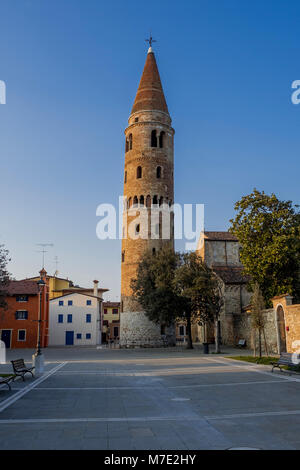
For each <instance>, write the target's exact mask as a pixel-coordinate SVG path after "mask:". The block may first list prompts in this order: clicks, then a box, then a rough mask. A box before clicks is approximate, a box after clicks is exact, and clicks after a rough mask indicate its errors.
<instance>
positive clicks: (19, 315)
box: [16, 310, 28, 320]
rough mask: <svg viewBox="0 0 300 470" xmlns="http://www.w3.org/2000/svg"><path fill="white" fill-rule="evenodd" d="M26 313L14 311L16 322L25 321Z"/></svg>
mask: <svg viewBox="0 0 300 470" xmlns="http://www.w3.org/2000/svg"><path fill="white" fill-rule="evenodd" d="M27 319H28V312H27V310H17V311H16V320H27Z"/></svg>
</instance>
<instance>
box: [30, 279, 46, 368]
mask: <svg viewBox="0 0 300 470" xmlns="http://www.w3.org/2000/svg"><path fill="white" fill-rule="evenodd" d="M37 285H38V290H39V297H40V298H39V316H38V334H37V345H36V351H35V353H34V355H33V356H32V362H33V366H34V367H35V375H36V376H37V377H38V376H39V375H42V374H43V373H44V355H43V353H42V351H41V323H42V293H43V290H44V287H45V285H46V283H45V281H44V280H43V279H40V280H39V281H38V282H37Z"/></svg>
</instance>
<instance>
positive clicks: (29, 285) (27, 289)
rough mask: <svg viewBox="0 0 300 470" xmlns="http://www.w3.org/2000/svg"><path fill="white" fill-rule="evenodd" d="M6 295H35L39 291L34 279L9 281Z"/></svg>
mask: <svg viewBox="0 0 300 470" xmlns="http://www.w3.org/2000/svg"><path fill="white" fill-rule="evenodd" d="M6 291H7V293H8V295H11V296H12V295H23V294H24V295H25V294H28V295H36V294H38V293H39V289H38V286H37V283H36V282H35V281H10V283H9V285H8V286H7V288H6Z"/></svg>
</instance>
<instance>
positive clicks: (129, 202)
mask: <svg viewBox="0 0 300 470" xmlns="http://www.w3.org/2000/svg"><path fill="white" fill-rule="evenodd" d="M131 203H132V199H131V197H130V198H129V199H128V202H127V207H128V209H129V208H130V207H131Z"/></svg>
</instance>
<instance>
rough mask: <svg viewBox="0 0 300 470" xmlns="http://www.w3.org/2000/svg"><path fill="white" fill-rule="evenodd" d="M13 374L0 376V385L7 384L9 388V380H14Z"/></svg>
mask: <svg viewBox="0 0 300 470" xmlns="http://www.w3.org/2000/svg"><path fill="white" fill-rule="evenodd" d="M15 377H16V376H15V375H8V376H7V377H0V385H2V384H3V385H7V386H8V388H9V390H11V387H10V384H9V382H10V381H11V380H15Z"/></svg>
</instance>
